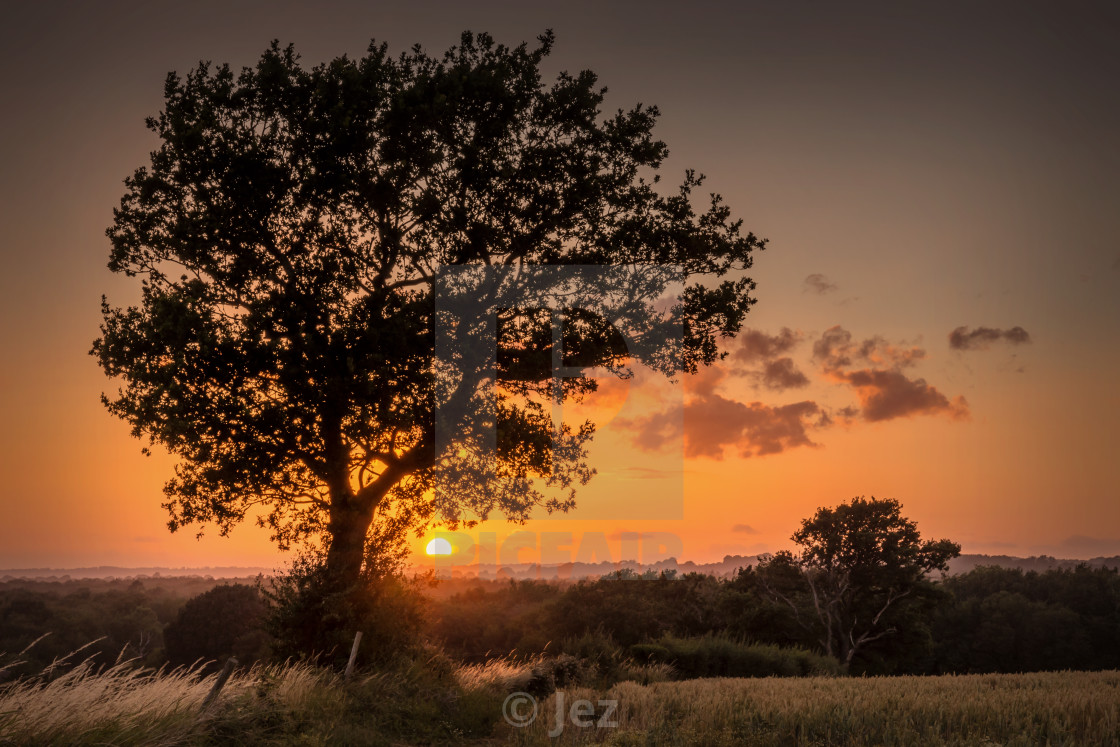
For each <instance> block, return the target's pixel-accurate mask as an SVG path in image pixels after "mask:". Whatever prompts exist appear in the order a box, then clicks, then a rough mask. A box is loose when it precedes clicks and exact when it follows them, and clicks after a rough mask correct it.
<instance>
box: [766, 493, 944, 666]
mask: <svg viewBox="0 0 1120 747" xmlns="http://www.w3.org/2000/svg"><path fill="white" fill-rule="evenodd" d="M792 539H793V541H794V542H796V543H797V544H798V545H799V546H800V547H801V550H800V552H798V553H797V554H794V553H791V552H789V551H783V552H779V553H776V554H774V555H773V556H770V557H769V558H766V559H764V560H763V561H762V562H761V563H759V567H758V568H757V575H758V578H759V579H760V580H761V582H762V583H763V585H764V588H765V589H766V592H767V593H768V594H769V595H770V596H771V597H773V598H774V599H778V600H781V601H783V602H785V603H786V604H787V605H788V606H789V607H790V609H791V610H793V612H794V614H795V618H796V619H797V621H798V622H799V623H800V624H801V625H802V626H803V627H805V628H806V629H807V630H811V631H813V632H814V634H815V635H816V636H817V638H818V640H819V642H820V646H821V648H822V649H823V650H824V652H825V653H827V654H829V655H830V656H835V657H836V658H837V659H838V660H839V661H840V663H841V665H842V666H843V667H844V668H845V669H848V668H850V667H851V664H852V661H853V659H855V657H856V656H857V655H858V654H860V653H861V652H862V651H863V650H864V649H865V648H866V647H867V646H869V645H870V644H872V643H874V642H875V641H878V640H879V639H881V638H884V637H886V636H889V635H892V634H894V633H896V632H898V630H899V628H900V625H901V621H902V620H905V619H907V618H908V619H909V624H910V625H920V624H924V622H923V619H922V617H921V616H918V615H914V614H912V613H913V609H914V607H915V606H919V607H920V606H924V605H927V604H928V603H929V602H930V601H931V600H932V599H934V598H936V596H937V595H938V592H937V590H936V589H935V588H934V586H933V584H932V583H931V581H930V580H929V578H928V576H929V574H930V573H931V572H933V571H935V570H940V571H945V570H946V569H947V568H948V562H949V560H950V559H952V558H955V557H956V556H957V555H959V554H960V550H961V548H960V545H958V544H956V543H955V542H950V541H949V540H937V541H933V540H926V541H923V540H922V539H921V536H920V535H919V533H918V527H917V525H916V524H915V523H914V522H912V521H910V520H909V519H907V518H905V517H903V516H902V506H901V505H900V504H899V502H898V501H896V500H892V499H887V500H877V499H875V498H874V497H872V498H871V500H865V499H864V498H854V499H852V501H851V502H850V503H843V504H840V505H839V506H837V507H836V508H820V509H818V510H817V513H816V514H815V515H814V516H813V517H812V518H809V519H805V520H803V521H802V523H801V528H800V529H799V530H797V532H795V533H794V534H793V537H792Z"/></svg>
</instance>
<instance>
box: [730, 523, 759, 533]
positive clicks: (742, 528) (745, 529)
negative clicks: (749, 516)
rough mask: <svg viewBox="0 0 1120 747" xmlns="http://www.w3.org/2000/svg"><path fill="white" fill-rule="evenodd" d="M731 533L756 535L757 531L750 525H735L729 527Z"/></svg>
mask: <svg viewBox="0 0 1120 747" xmlns="http://www.w3.org/2000/svg"><path fill="white" fill-rule="evenodd" d="M731 531H732V532H739V533H740V534H758V530H757V529H755V528H754V527H752V526H751V525H750V524H736V525H735V526H733V527H731Z"/></svg>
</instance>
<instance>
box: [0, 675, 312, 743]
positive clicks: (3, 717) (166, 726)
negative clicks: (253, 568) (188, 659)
mask: <svg viewBox="0 0 1120 747" xmlns="http://www.w3.org/2000/svg"><path fill="white" fill-rule="evenodd" d="M48 674H49V673H48ZM326 677H327V675H326V673H324V672H322V671H321V670H318V669H315V668H313V667H310V666H308V665H302V664H300V665H291V666H284V667H261V668H255V669H253V670H250V671H242V672H239V673H235V674H234V675H233V676H232V677H231V678H230V679H229V681H228V682H227V683H226V685H225V687H224V689H223V690H222V693H221V695H222V699H223V701H226V702H229V701H235V702H236V701H239V700H243V699H244V697H245V695H246V694H247V693H249V692H257V691H258V690H259V688H260V687H261V685H262V683H263V682H270V683H271V688H270V690H271V693H270V697H271V699H272V700H273V701H274V702H275V703H276V704H277V705H278V706H279V707H281V708H285V709H288V710H291V711H298V710H300V709H301V708H303V707H305V705H306V703H307V701H308V698H309V697H310V695H311V694H312V693H313V692H314V691H315V690H316V689H318V688H319V687H320V686H321V685H323V684H324V679H325V678H326ZM216 678H217V675H216V674H212V675H208V676H203V675H202V674H201V673H200V671H199V669H198V668H197V667H195V668H190V669H175V670H172V671H167V670H159V671H155V672H153V671H151V670H144V669H141V668H138V667H136V666H135V665H134V663H133V662H130V661H120V662H117V663H116V664H114V665H113V666H111V667H108V668H106V669H100V668H97V667H95V666H94V665H93V663H92V662H91V661H88V660H87V661H85V662H82V663H80V664H78V665H77V666H75V667H74V668H72V669H71V670H70V671H68V672H65V673H64V674H61V675H60V676H57V677H54V678H50V677H42V678H39V679H35V680H26V681H20V682H15V683H11V684H8V685H6V686H4V687H2V688H0V744H19V745H32V744H36V745H71V744H76V743H83V744H88V743H99V744H145V745H176V744H183V743H186V742H191V741H195V740H197V739H198V738H199V737H200V736H201V735H203V734H204V733H205V732H206V729H207V722H208V720H209V719H211V718H213V714H214V713H215V712H216V711H217V710H218V709H210V710H209V711H208V713H207V714H203V713H202V703H203V700H204V699H205V698H206V695H207V694H208V693H209V692H210V690H211V688H212V687H213V685H214V682H215V680H216Z"/></svg>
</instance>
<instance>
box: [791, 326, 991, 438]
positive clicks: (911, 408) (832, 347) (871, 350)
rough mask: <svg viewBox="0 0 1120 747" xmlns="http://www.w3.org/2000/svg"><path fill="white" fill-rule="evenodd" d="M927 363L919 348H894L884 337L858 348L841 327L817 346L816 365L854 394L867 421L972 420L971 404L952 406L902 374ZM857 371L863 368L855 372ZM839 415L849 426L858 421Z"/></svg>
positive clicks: (959, 402)
mask: <svg viewBox="0 0 1120 747" xmlns="http://www.w3.org/2000/svg"><path fill="white" fill-rule="evenodd" d="M925 357H926V353H925V351H924V350H922V349H921V348H919V347H915V346H908V345H898V344H894V343H891V342H888V341H887V340H885V339H883V338H882V337H879V336H875V337H870V338H868V339H866V340H864V341H863V342H859V343H857V342H855V341H854V340H853V339H852V334H851V333H850V332H848V331H847V330H846V329H844V328H843V327H840V326H839V325H837V326H835V327H831V328H829V329H827V330H825V332H824V333H823V334H822V335H821V337H820V339H819V340H817V341H816V342H815V343H814V344H813V359H814V360H816V361H817V362H818V363H819V364H820V366H821V368H822V369H823V370H824V372H825V374H827V375H828V376H830V377H831V378H832V379H833V380H835V381H838V382H842V383H845V384H847V385H849V386H850V387H852V389H854V390H855V393H856V396H857V397H859V401H860V410H859V412H860V414H861V415H862V416H863V419H864V420H867V421H869V422H878V421H882V420H893V419H894V418H902V417H914V416H916V415H947V416H949V417H950V418H953V419H954V420H963V419H967V418H968V416H969V411H968V402H966V401H965V399H964V397H956V398H954V399H953V400H950V399H949V398H948V397H946V396H945V395H944V394H942V393H941V392H939V391H938V390H937V389H936V388H935V387H933V386H931V385H930V384H927V383H926V381H925V379H920V378H910V377H909V376H908V375H906V374H905V373H903V370H904V369H907V368H911V367H913V366H915V365H917V364H918V362H919V361H921V360H922V359H924V358H925ZM856 365H860V366H861V368H858V369H856V370H851V367H853V366H856ZM838 414H839V415H840V417H841V418H842V419H843V420H845V421H850V420H851V418H852V417H853V416H854V412H853V411H852V410H851V409H850V408H844V409H842V410H840V411H839V413H838Z"/></svg>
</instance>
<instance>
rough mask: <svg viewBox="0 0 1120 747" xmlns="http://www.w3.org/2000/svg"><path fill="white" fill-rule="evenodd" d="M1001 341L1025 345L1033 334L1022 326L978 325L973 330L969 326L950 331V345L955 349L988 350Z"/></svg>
mask: <svg viewBox="0 0 1120 747" xmlns="http://www.w3.org/2000/svg"><path fill="white" fill-rule="evenodd" d="M1000 341H1003V342H1007V343H1009V344H1011V345H1023V344H1026V343H1029V342H1030V341H1031V336H1030V334H1028V333H1027V331H1026V330H1025V329H1023V328H1022V327H1012V328H1011V329H993V328H992V327H977V328H976V329H974V330H971V331H969V329H968V327H957V328H956V329H954V330H953V331H952V332H950V333H949V347H951V348H952V349H953V350H987V349H988V348H989V347H991V346H992V344H993V343H996V342H1000Z"/></svg>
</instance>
